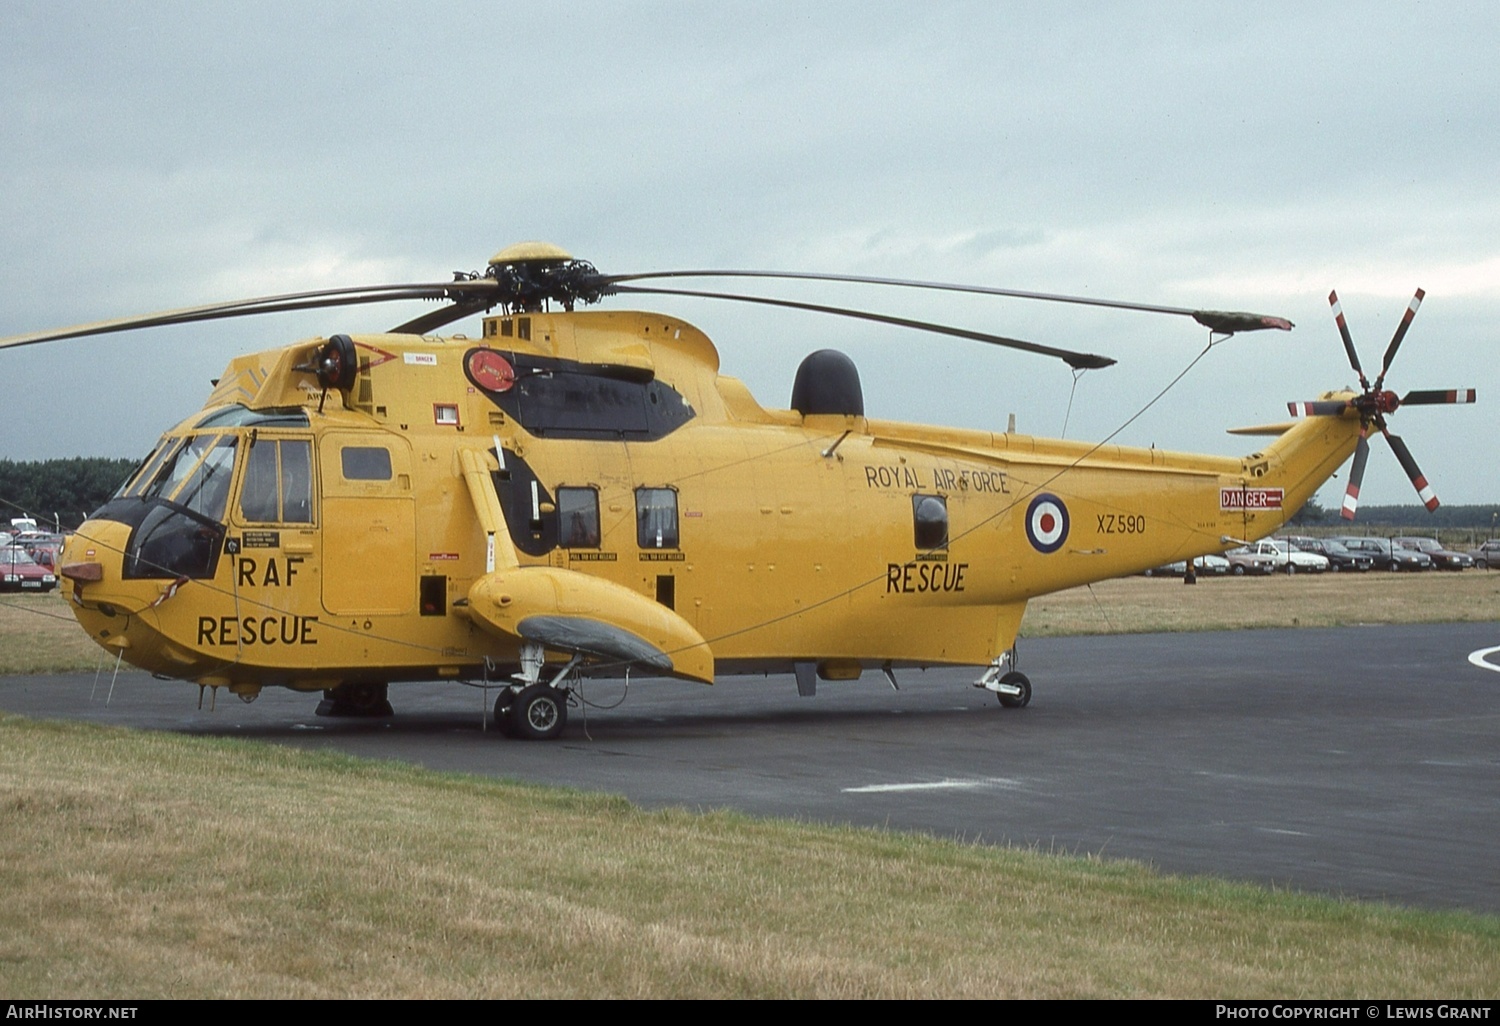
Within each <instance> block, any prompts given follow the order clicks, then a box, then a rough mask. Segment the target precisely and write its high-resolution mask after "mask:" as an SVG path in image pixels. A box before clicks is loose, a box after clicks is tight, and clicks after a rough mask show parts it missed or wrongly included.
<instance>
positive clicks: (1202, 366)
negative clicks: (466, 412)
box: [0, 0, 1500, 506]
mask: <svg viewBox="0 0 1500 1026" xmlns="http://www.w3.org/2000/svg"><path fill="white" fill-rule="evenodd" d="M1244 6H1245V10H1244V12H1243V13H1225V12H1224V11H1223V9H1222V7H1216V6H1214V5H1203V4H1182V5H1173V4H1168V3H1162V2H1160V0H1156V2H1152V3H1149V4H1141V5H1126V4H1097V5H1090V4H1048V3H1036V4H1011V3H973V4H969V3H935V2H926V3H921V4H915V3H913V4H879V3H870V2H862V3H851V4H808V3H749V2H747V3H739V4H733V5H729V4H706V3H704V4H696V3H656V4H629V3H601V4H593V3H577V2H575V3H568V4H507V3H467V2H452V0H450V2H447V3H444V4H441V5H432V6H424V5H414V4H410V3H369V2H361V3H350V4H337V3H324V4H313V5H307V4H300V3H297V4H293V3H285V4H282V3H245V4H235V5H219V4H213V3H203V2H193V3H184V4H180V5H178V4H171V3H165V2H152V3H150V4H124V3H111V4H104V3H81V4H72V5H64V4H58V3H56V2H51V3H30V2H18V0H0V143H3V145H0V211H3V217H0V251H3V257H4V259H3V260H0V335H11V334H19V333H22V332H28V331H34V330H38V329H41V328H47V327H55V326H60V325H65V324H73V323H78V322H82V321H89V320H94V319H100V318H106V317H116V316H123V315H126V314H132V313H140V312H145V311H150V310H156V309H162V308H169V307H178V306H184V305H188V304H193V303H201V302H209V301H213V300H220V299H231V298H237V297H241V296H247V295H260V294H265V293H270V292H279V291H291V290H300V289H309V288H318V287H328V286H335V285H350V284H360V283H372V282H384V281H409V280H441V279H443V278H446V277H447V276H448V272H450V271H453V270H457V269H481V268H483V266H484V265H485V263H486V261H487V260H488V258H489V257H490V256H491V255H493V254H494V253H495V252H496V251H497V250H499V249H501V248H502V247H504V246H506V245H508V244H510V243H512V242H515V241H519V240H524V239H546V240H549V241H552V242H555V243H557V244H559V245H561V246H563V247H565V248H567V249H568V250H570V251H571V252H573V253H574V254H575V255H577V256H579V257H581V258H585V259H588V260H591V261H593V262H594V263H595V264H596V265H598V266H599V267H600V269H601V270H605V271H633V270H647V269H662V268H679V267H704V266H718V267H763V268H780V269H795V270H819V271H830V272H836V273H859V274H873V275H884V276H898V277H913V278H921V279H939V280H948V281H958V282H972V283H982V284H990V285H1000V286H1005V287H1011V288H1018V289H1028V290H1036V291H1048V292H1061V293H1072V294H1084V295H1090V296H1098V297H1104V298H1119V299H1133V300H1140V301H1145V302H1151V303H1160V304H1167V305H1176V306H1191V307H1210V308H1216V309H1243V310H1255V311H1259V312H1264V313H1271V314H1278V315H1281V316H1285V317H1289V318H1290V319H1292V320H1293V321H1295V322H1296V323H1297V328H1296V330H1295V331H1293V332H1291V333H1289V334H1282V333H1272V332H1262V333H1256V334H1246V335H1244V336H1242V337H1236V338H1234V339H1232V340H1230V341H1228V342H1225V343H1223V344H1221V345H1219V346H1217V347H1215V348H1214V350H1213V351H1212V352H1210V353H1209V354H1208V355H1207V356H1205V357H1204V359H1203V360H1202V361H1201V362H1200V363H1199V364H1198V365H1197V366H1196V367H1195V368H1194V369H1193V370H1192V372H1191V373H1190V374H1189V375H1188V377H1187V378H1186V379H1184V381H1183V382H1182V384H1180V385H1178V386H1177V387H1176V388H1175V389H1174V390H1173V391H1171V392H1170V393H1168V395H1167V396H1166V397H1165V398H1163V399H1162V400H1161V401H1160V402H1159V403H1157V404H1156V405H1155V406H1154V407H1152V409H1151V410H1150V411H1149V412H1147V413H1146V414H1144V415H1143V416H1141V417H1140V418H1139V419H1138V420H1136V421H1135V422H1134V423H1133V424H1132V425H1131V426H1130V427H1129V428H1127V429H1126V430H1125V431H1124V432H1123V433H1122V434H1121V435H1120V436H1119V438H1118V439H1117V440H1118V441H1121V442H1124V443H1128V444H1138V445H1152V444H1154V445H1157V446H1158V447H1165V448H1173V449H1185V450H1194V451H1206V452H1216V453H1239V452H1245V451H1249V450H1251V449H1253V448H1255V445H1256V443H1255V442H1254V440H1245V439H1239V438H1232V437H1230V436H1227V435H1225V434H1224V429H1225V428H1228V427H1233V426H1237V425H1244V424H1258V423H1266V422H1272V421H1278V420H1283V419H1285V416H1286V407H1285V403H1286V401H1287V400H1289V399H1309V398H1313V397H1314V396H1315V395H1316V394H1317V393H1319V392H1321V391H1323V390H1325V389H1329V388H1335V387H1341V386H1345V385H1349V384H1352V383H1353V381H1354V375H1353V373H1352V371H1351V370H1350V369H1349V366H1348V363H1347V361H1346V360H1345V358H1344V355H1343V350H1342V347H1341V346H1340V344H1339V340H1338V335H1337V332H1336V330H1335V328H1334V325H1333V320H1332V317H1331V315H1330V313H1329V310H1328V303H1327V295H1328V291H1329V289H1330V288H1337V289H1338V290H1339V294H1340V296H1341V298H1342V299H1343V301H1344V308H1345V311H1346V313H1347V314H1348V317H1349V320H1350V324H1351V328H1352V330H1353V332H1354V338H1355V342H1356V344H1357V345H1358V346H1359V348H1360V352H1361V355H1362V356H1363V359H1364V362H1365V364H1366V366H1367V369H1370V368H1376V367H1378V364H1379V360H1380V356H1381V353H1382V352H1383V350H1384V348H1385V345H1386V344H1387V342H1388V341H1389V339H1390V337H1391V333H1392V332H1393V331H1394V329H1395V327H1396V324H1397V322H1398V320H1399V318H1400V316H1401V313H1402V310H1403V309H1404V307H1405V305H1406V303H1407V301H1408V300H1409V299H1410V298H1411V295H1412V292H1413V291H1414V290H1415V289H1416V288H1417V287H1418V286H1421V287H1423V288H1425V289H1426V290H1427V292H1428V297H1427V302H1426V304H1425V305H1424V306H1423V308H1422V311H1421V313H1420V314H1419V316H1418V318H1417V320H1416V322H1415V324H1414V326H1413V328H1412V331H1411V334H1410V335H1409V336H1408V338H1407V341H1406V343H1405V346H1404V348H1403V350H1402V352H1401V355H1400V358H1399V359H1398V361H1397V362H1396V364H1395V370H1394V371H1393V373H1392V374H1391V377H1390V380H1389V384H1390V386H1391V387H1393V388H1394V389H1396V390H1397V391H1398V392H1405V391H1407V390H1408V389H1411V388H1455V387H1460V386H1465V387H1476V388H1478V389H1479V394H1480V405H1479V406H1477V407H1437V408H1433V407H1424V408H1413V409H1410V410H1403V411H1401V412H1399V413H1398V414H1397V415H1396V417H1395V418H1394V420H1393V429H1394V430H1396V431H1397V432H1398V433H1400V434H1401V435H1402V436H1403V437H1404V438H1405V439H1406V441H1407V442H1408V444H1409V445H1410V446H1411V448H1412V451H1413V452H1414V454H1415V455H1416V457H1417V459H1418V461H1419V462H1420V463H1421V465H1422V469H1423V470H1424V471H1425V472H1426V473H1427V476H1428V477H1429V478H1430V479H1431V480H1432V482H1433V483H1434V485H1435V487H1436V488H1437V492H1438V495H1439V496H1440V497H1441V498H1442V499H1443V500H1444V501H1445V502H1448V503H1477V502H1494V501H1497V500H1500V460H1497V458H1496V443H1495V440H1496V439H1497V438H1500V390H1497V388H1496V381H1495V373H1494V371H1495V366H1496V359H1495V357H1496V337H1497V327H1496V324H1497V321H1496V315H1497V313H1500V189H1497V185H1500V159H1497V157H1500V132H1497V130H1496V129H1497V124H1496V122H1497V117H1500V70H1497V69H1500V56H1497V55H1500V29H1497V23H1500V15H1497V14H1496V13H1494V12H1495V9H1494V7H1493V6H1492V5H1484V4H1477V3H1476V4H1447V3H1411V4H1394V3H1393V4H1386V5H1378V4H1370V3H1347V4H1333V3H1329V4H1313V5H1309V4H1306V3H1296V4H1276V3H1262V4H1256V5H1244ZM778 294H781V295H784V296H787V297H789V298H799V299H804V300H811V301H819V302H828V303H834V304H837V305H865V306H868V307H870V308H873V309H877V310H881V311H884V312H888V313H893V314H897V315H904V316H911V317H926V318H929V319H933V320H940V321H944V322H948V323H956V324H960V325H963V326H966V327H971V328H975V329H979V330H986V331H993V332H997V333H1000V334H1006V335H1011V336H1017V337H1021V338H1026V339H1031V340H1034V341H1037V342H1041V343H1044V344H1049V345H1055V346H1062V347H1066V348H1076V349H1084V350H1088V351H1093V352H1102V353H1105V354H1108V355H1111V356H1114V357H1116V358H1117V359H1119V361H1120V363H1119V365H1118V366H1116V367H1112V368H1109V369H1107V370H1103V371H1094V372H1089V373H1087V374H1085V375H1083V377H1082V379H1081V380H1080V381H1078V382H1077V386H1076V393H1073V388H1074V381H1073V377H1072V375H1071V373H1070V372H1069V370H1068V369H1067V367H1066V366H1064V365H1063V364H1062V363H1060V362H1058V361H1055V360H1049V359H1045V358H1042V357H1037V356H1032V355H1028V354H1023V353H1015V352H1008V351H1001V350H995V349H992V348H990V347H986V346H983V345H980V344H977V343H972V342H963V341H957V340H948V339H942V338H937V337H933V336H926V335H920V334H915V333H912V332H909V331H904V330H901V329H897V328H877V327H874V326H869V325H863V324H859V323H855V322H847V321H842V320H836V319H831V318H827V317H819V316H815V315H811V314H800V313H787V312H775V311H768V310H763V309H758V308H753V307H749V306H742V305H740V304H723V303H712V302H708V301H683V300H675V299H668V298H665V297H657V298H655V299H653V300H651V302H650V303H649V305H650V306H652V307H654V308H658V309H663V310H665V311H667V312H671V313H674V314H677V315H679V316H683V317H686V318H688V319H689V320H691V321H693V322H694V323H696V324H697V325H699V326H700V327H702V328H703V329H704V330H705V331H706V332H707V333H708V334H709V336H710V337H711V338H713V339H714V340H715V342H716V343H717V345H718V347H719V349H720V352H721V354H722V359H723V365H724V370H725V372H726V373H729V374H734V375H736V376H739V377H741V378H743V379H744V380H745V381H746V382H747V384H749V386H750V387H751V389H752V390H753V391H754V392H755V393H756V395H757V397H758V398H759V399H760V400H761V402H762V403H764V404H765V405H768V406H785V405H786V403H787V401H788V396H789V393H790V389H791V382H792V375H793V373H794V371H795V367H796V364H797V361H798V360H800V359H801V357H802V356H803V355H804V354H805V353H806V352H808V351H810V350H812V349H816V348H823V347H827V346H834V347H837V348H840V349H844V350H845V351H847V352H848V353H849V354H850V355H851V356H852V357H853V358H854V359H855V361H856V362H857V363H858V365H859V366H860V369H861V373H862V375H863V377H864V381H865V393H866V407H867V411H868V412H869V413H870V414H871V415H872V416H878V417H887V418H894V419H902V420H914V421H923V422H939V423H951V424H958V425H961V426H967V427H979V428H988V429H996V430H1003V429H1004V427H1005V424H1006V418H1007V415H1008V414H1010V413H1014V414H1015V415H1016V417H1017V421H1018V428H1019V430H1022V431H1027V432H1031V433H1035V434H1046V435H1056V434H1059V433H1061V432H1063V430H1064V425H1065V423H1066V433H1067V436H1068V437H1070V438H1083V439H1099V438H1103V437H1104V436H1106V435H1108V434H1110V433H1111V432H1112V431H1114V430H1115V429H1116V428H1117V427H1118V426H1119V425H1120V424H1121V423H1123V422H1124V421H1126V420H1127V419H1129V418H1130V417H1131V416H1132V415H1133V414H1135V413H1136V412H1137V411H1139V410H1140V408H1141V407H1142V406H1143V405H1145V404H1146V403H1147V402H1148V401H1149V400H1150V398H1151V397H1152V396H1153V395H1155V394H1156V392H1157V391H1159V390H1160V389H1161V388H1162V387H1163V386H1165V385H1166V384H1167V382H1168V381H1170V380H1171V378H1172V377H1174V376H1175V375H1176V374H1177V373H1178V372H1179V371H1180V370H1181V369H1182V368H1183V367H1185V366H1186V365H1187V364H1188V363H1189V362H1190V361H1191V360H1192V359H1193V357H1194V356H1196V355H1197V354H1198V352H1199V351H1200V350H1201V349H1202V348H1203V345H1204V344H1205V342H1206V341H1207V333H1206V331H1204V330H1203V329H1201V328H1200V327H1199V326H1198V325H1196V324H1194V323H1192V322H1191V321H1189V320H1186V319H1179V318H1171V317H1161V316H1156V315H1148V314H1135V313H1121V312H1102V311H1095V310H1082V309H1076V308H1069V307H1058V306H1054V305H1049V304H1039V303H1033V302H1025V301H1019V300H977V299H963V300H954V299H952V298H934V297H928V296H921V295H907V294H903V293H898V292H890V291H885V290H871V289H867V288H856V287H853V286H844V287H837V288H833V287H817V288H814V287H811V286H800V287H793V286H787V287H786V288H784V289H779V292H778ZM610 302H611V304H612V305H615V306H623V305H625V301H624V300H622V299H616V300H612V301H610ZM636 302H639V301H636ZM421 309H422V308H421V307H420V306H417V307H401V306H378V307H366V308H358V309H356V308H343V309H339V310H334V311H325V312H314V313H300V314H283V315H275V316H271V317H263V318H257V319H254V320H249V321H238V322H212V323H208V324H202V325H194V326H184V327H175V328H166V329H155V330H150V331H141V332H134V333H129V334H123V335H114V336H107V337H104V338H100V339H94V340H88V341H83V342H63V343H56V344H52V345H47V346H38V347H30V348H26V349H21V350H9V351H4V352H0V457H8V458H13V459H43V458H49V457H57V456H72V455H80V454H82V455H99V456H125V457H132V458H137V457H139V456H141V455H143V454H144V453H145V452H146V450H147V449H148V448H149V447H150V446H151V444H152V442H153V441H154V440H155V438H156V437H157V436H158V435H159V434H160V433H161V432H162V431H163V430H165V429H166V428H168V427H170V426H171V425H172V424H174V423H175V422H176V421H178V420H180V419H181V418H182V417H184V416H186V415H187V414H188V413H189V412H191V411H192V410H193V409H195V408H197V407H198V406H199V405H201V403H202V401H203V399H204V398H205V397H206V395H207V392H208V390H209V384H208V382H209V379H210V378H214V377H217V376H218V375H219V373H220V372H221V370H222V369H223V367H224V365H225V363H227V362H228V360H229V359H230V358H231V357H232V356H234V355H235V354H237V353H240V352H245V351H250V350H254V349H260V348H268V347H271V346H276V345H282V344H286V343H289V342H292V341H295V340H297V339H299V338H304V337H309V336H315V335H328V334H332V333H334V332H339V331H345V332H360V331H378V330H383V329H385V328H388V327H390V326H392V325H394V324H396V323H398V322H400V321H402V320H405V319H407V318H408V317H410V316H412V315H414V313H416V312H420V310H421ZM451 330H454V331H467V332H468V333H469V334H471V335H474V334H477V333H478V322H477V319H475V320H474V321H473V322H467V323H462V322H461V323H459V324H457V325H455V326H453V328H452V329H451ZM1371 374H1372V376H1373V370H1371ZM1070 394H1072V395H1073V403H1072V410H1071V414H1070V413H1069V412H1068V410H1069V399H1070ZM1342 490H1343V474H1342V473H1341V474H1340V478H1339V479H1338V480H1336V481H1335V482H1333V483H1331V484H1330V485H1329V486H1326V487H1325V488H1324V490H1323V492H1322V493H1320V498H1322V500H1323V501H1324V503H1325V504H1326V505H1334V506H1336V505H1337V504H1338V501H1339V496H1340V494H1341V493H1342ZM1362 498H1363V501H1364V502H1365V503H1387V502H1413V501H1415V494H1414V493H1413V492H1412V490H1411V487H1410V485H1409V484H1408V483H1407V481H1406V479H1405V477H1404V475H1403V474H1402V472H1401V470H1400V467H1399V465H1398V464H1397V463H1396V461H1395V459H1394V458H1393V457H1392V456H1391V454H1390V453H1389V451H1388V449H1387V447H1386V446H1385V445H1384V444H1383V443H1378V444H1377V445H1376V451H1375V453H1374V454H1373V458H1372V460H1371V463H1370V467H1369V470H1368V471H1367V473H1366V478H1365V487H1364V492H1363V496H1362Z"/></svg>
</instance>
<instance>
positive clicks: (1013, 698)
mask: <svg viewBox="0 0 1500 1026" xmlns="http://www.w3.org/2000/svg"><path fill="white" fill-rule="evenodd" d="M1000 683H1001V684H1014V685H1015V686H1016V687H1018V688H1020V689H1021V693H1020V694H1019V695H1001V694H997V695H996V696H995V697H996V698H998V699H1000V704H1001V705H1003V706H1005V708H1007V709H1024V708H1026V707H1027V706H1028V705H1030V704H1031V678H1030V677H1028V676H1026V674H1024V673H1018V672H1016V671H1015V670H1012V671H1011V672H1010V673H1007V674H1006V675H1005V676H1003V677H1001V678H1000Z"/></svg>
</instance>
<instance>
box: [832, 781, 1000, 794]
mask: <svg viewBox="0 0 1500 1026" xmlns="http://www.w3.org/2000/svg"><path fill="white" fill-rule="evenodd" d="M1020 786H1021V782H1020V781H1019V780H1011V779H1009V778H1008V777H982V778H980V779H977V780H935V781H930V782H928V783H924V784H866V785H865V786H864V787H845V788H841V789H840V791H841V792H842V793H843V794H886V793H890V792H900V791H975V790H978V789H979V788H981V787H1003V788H1017V787H1020Z"/></svg>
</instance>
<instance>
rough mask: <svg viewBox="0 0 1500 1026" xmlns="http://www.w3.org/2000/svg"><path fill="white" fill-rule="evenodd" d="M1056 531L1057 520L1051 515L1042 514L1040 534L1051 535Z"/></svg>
mask: <svg viewBox="0 0 1500 1026" xmlns="http://www.w3.org/2000/svg"><path fill="white" fill-rule="evenodd" d="M1055 530H1057V518H1056V517H1055V516H1053V515H1052V514H1051V513H1043V514H1042V533H1043V534H1051V533H1052V532H1053V531H1055Z"/></svg>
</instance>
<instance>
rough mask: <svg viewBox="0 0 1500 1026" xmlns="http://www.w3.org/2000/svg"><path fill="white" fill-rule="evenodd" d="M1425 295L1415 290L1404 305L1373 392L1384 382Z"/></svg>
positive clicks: (1382, 361)
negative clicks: (1409, 300)
mask: <svg viewBox="0 0 1500 1026" xmlns="http://www.w3.org/2000/svg"><path fill="white" fill-rule="evenodd" d="M1426 295H1427V292H1426V290H1424V289H1417V294H1416V295H1415V296H1412V297H1411V302H1410V303H1407V304H1406V313H1405V314H1404V315H1403V316H1402V317H1401V323H1400V324H1398V325H1396V334H1394V335H1392V336H1391V344H1390V345H1388V346H1386V348H1385V359H1383V360H1381V361H1380V376H1379V377H1378V378H1376V379H1375V390H1376V391H1377V392H1378V391H1379V390H1380V386H1381V384H1383V383H1384V381H1385V375H1386V372H1387V371H1389V370H1390V369H1391V361H1392V360H1394V359H1395V358H1396V350H1398V349H1400V348H1401V340H1402V339H1404V338H1405V337H1406V329H1407V328H1410V327H1411V322H1412V319H1413V318H1415V317H1416V316H1417V310H1419V309H1420V308H1421V306H1422V299H1423V297H1424V296H1426Z"/></svg>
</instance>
